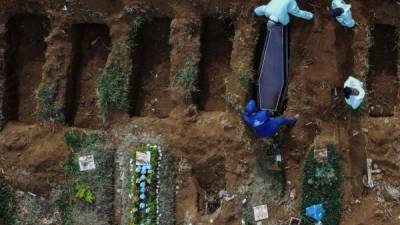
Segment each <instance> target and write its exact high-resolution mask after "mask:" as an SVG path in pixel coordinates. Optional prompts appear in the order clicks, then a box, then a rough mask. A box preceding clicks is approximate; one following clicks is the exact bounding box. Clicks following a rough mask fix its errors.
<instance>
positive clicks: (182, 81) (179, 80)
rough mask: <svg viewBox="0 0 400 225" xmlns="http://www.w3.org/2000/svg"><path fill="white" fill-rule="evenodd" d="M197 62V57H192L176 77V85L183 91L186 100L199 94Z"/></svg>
mask: <svg viewBox="0 0 400 225" xmlns="http://www.w3.org/2000/svg"><path fill="white" fill-rule="evenodd" d="M197 62H198V59H197V58H196V57H192V58H191V59H190V60H188V61H187V62H186V65H185V67H184V68H183V69H182V71H181V72H180V73H179V74H178V75H176V76H175V83H176V84H177V85H178V86H180V87H181V88H182V90H183V97H184V99H189V98H190V97H191V96H192V94H193V93H195V92H197V91H198V89H197V87H196V86H197V75H198V70H197Z"/></svg>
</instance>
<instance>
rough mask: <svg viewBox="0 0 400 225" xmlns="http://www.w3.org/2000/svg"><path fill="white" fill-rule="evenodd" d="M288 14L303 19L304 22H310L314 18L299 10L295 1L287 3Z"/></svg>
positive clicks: (310, 14)
mask: <svg viewBox="0 0 400 225" xmlns="http://www.w3.org/2000/svg"><path fill="white" fill-rule="evenodd" d="M288 12H289V13H290V14H292V15H293V16H296V17H299V18H303V19H305V20H312V19H313V18H314V14H312V13H310V12H307V11H304V10H301V9H300V8H299V6H298V5H297V2H296V1H295V0H293V1H291V2H290V3H289V6H288Z"/></svg>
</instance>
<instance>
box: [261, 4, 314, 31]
mask: <svg viewBox="0 0 400 225" xmlns="http://www.w3.org/2000/svg"><path fill="white" fill-rule="evenodd" d="M254 12H255V14H256V15H257V16H265V17H267V19H268V22H267V28H268V29H271V28H272V27H273V26H275V25H276V24H277V23H281V24H282V25H284V26H286V25H288V24H289V20H290V18H289V13H290V14H292V15H293V16H296V17H300V18H302V19H305V20H312V19H314V14H312V13H311V12H308V11H304V10H301V9H300V8H299V6H298V5H297V2H296V0H271V1H270V2H269V3H268V4H266V5H262V6H259V7H257V8H256V9H255V10H254Z"/></svg>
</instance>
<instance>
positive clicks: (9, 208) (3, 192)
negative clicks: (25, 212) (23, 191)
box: [0, 175, 16, 225]
mask: <svg viewBox="0 0 400 225" xmlns="http://www.w3.org/2000/svg"><path fill="white" fill-rule="evenodd" d="M14 201H15V198H14V193H13V191H12V189H11V188H10V186H9V185H8V184H7V183H6V181H5V179H4V177H3V176H2V175H0V224H5V225H14V224H15V222H16V218H15V207H14Z"/></svg>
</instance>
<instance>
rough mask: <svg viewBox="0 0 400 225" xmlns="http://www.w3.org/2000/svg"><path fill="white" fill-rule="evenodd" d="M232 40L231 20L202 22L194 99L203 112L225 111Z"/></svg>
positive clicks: (210, 19)
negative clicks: (226, 82) (197, 79)
mask: <svg viewBox="0 0 400 225" xmlns="http://www.w3.org/2000/svg"><path fill="white" fill-rule="evenodd" d="M233 37H234V27H233V23H232V21H231V20H230V19H227V18H214V17H210V18H205V19H204V20H203V30H202V35H201V55H202V57H201V60H200V74H199V85H198V87H199V88H198V89H199V93H198V96H197V104H198V107H199V109H200V110H202V111H225V108H226V104H225V77H226V76H227V75H228V74H229V73H231V72H232V70H231V67H230V59H231V52H232V43H233Z"/></svg>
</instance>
